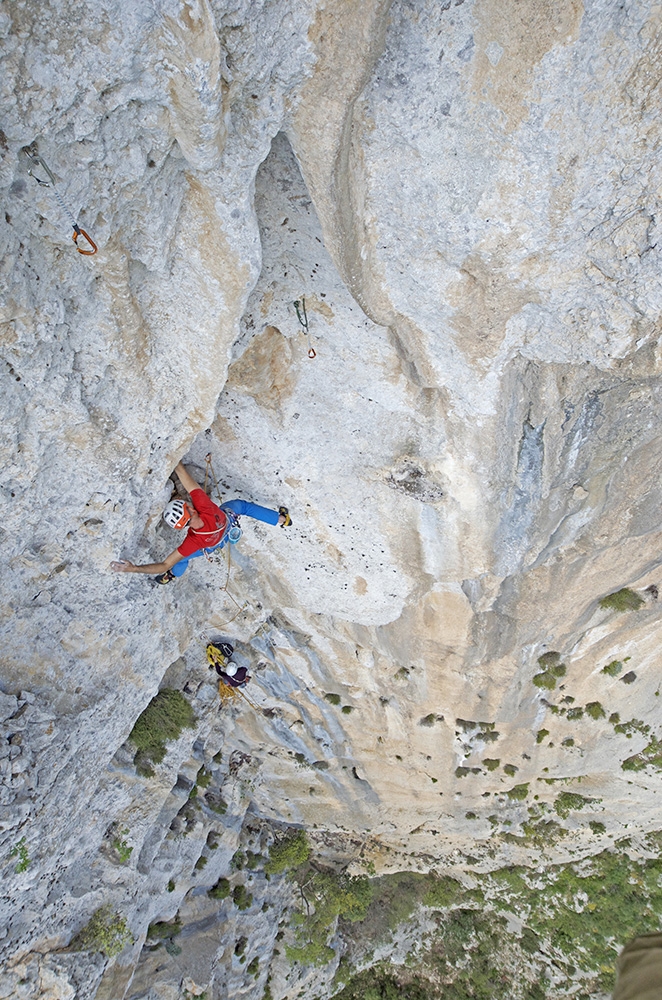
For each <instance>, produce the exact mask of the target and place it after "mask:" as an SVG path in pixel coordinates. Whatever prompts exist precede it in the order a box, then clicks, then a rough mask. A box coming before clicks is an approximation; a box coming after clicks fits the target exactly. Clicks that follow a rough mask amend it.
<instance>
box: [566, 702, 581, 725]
mask: <svg viewBox="0 0 662 1000" xmlns="http://www.w3.org/2000/svg"><path fill="white" fill-rule="evenodd" d="M583 715H584V709H583V708H582V707H581V705H578V706H577V708H569V709H568V714H567V716H566V718H567V719H568V720H569V721H570V722H575V721H577V720H578V719H581V718H582V716H583Z"/></svg>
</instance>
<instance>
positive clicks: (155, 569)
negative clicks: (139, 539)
mask: <svg viewBox="0 0 662 1000" xmlns="http://www.w3.org/2000/svg"><path fill="white" fill-rule="evenodd" d="M175 472H176V473H177V475H178V476H179V480H180V482H181V484H182V486H183V487H184V489H185V490H186V491H187V492H188V493H189V495H190V497H191V502H190V503H189V502H188V501H186V500H179V499H175V500H171V501H170V503H169V504H168V505H167V506H166V508H165V510H164V511H163V520H164V521H165V522H166V524H169V525H170V527H171V528H176V529H177V530H178V531H181V530H183V529H184V528H188V532H187V534H186V538H185V539H184V541H183V542H182V544H181V545H180V546H179V547H178V548H176V549H175V551H174V552H171V553H170V555H169V556H166V558H165V559H164V560H163V562H159V563H144V564H143V565H142V566H134V564H133V563H131V562H128V561H127V560H125V559H122V560H121V561H119V562H112V563H111V564H110V568H111V569H112V570H114V571H115V572H116V573H150V574H158V575H157V576H156V579H157V580H158V582H159V583H170V582H171V581H172V580H174V579H175V577H177V576H182V575H183V574H184V573H185V572H186V568H187V566H188V563H189V559H195V558H196V557H197V556H201V555H203V554H206V553H207V552H211V551H213V550H214V549H222V548H223V546H224V545H226V544H227V543H228V542H230V543H231V544H234V543H235V542H238V541H239V539H240V538H241V528H240V527H239V516H240V515H241V514H247V515H248V517H254V518H255V519H256V520H257V521H264V522H265V523H266V524H273V525H276V524H279V525H280V526H281V528H284V527H287V526H288V525H290V524H291V523H292V518H291V517H290V515H289V513H288V511H287V507H279V509H278V510H277V511H275V510H271V509H270V508H269V507H260V506H259V504H256V503H249V502H248V501H246V500H230V501H228V503H224V504H222V505H221V506H220V507H219V506H217V504H215V503H214V502H213V500H210V498H209V497H208V496H207V494H206V493H205V491H204V490H202V489H201V488H200V487H199V486H198V484H197V483H196V481H195V480H194V479H193V478H192V476H190V475H189V474H188V472H187V471H186V469H185V468H184V466H183V465H182V463H181V462H180V463H179V465H177V467H176V468H175Z"/></svg>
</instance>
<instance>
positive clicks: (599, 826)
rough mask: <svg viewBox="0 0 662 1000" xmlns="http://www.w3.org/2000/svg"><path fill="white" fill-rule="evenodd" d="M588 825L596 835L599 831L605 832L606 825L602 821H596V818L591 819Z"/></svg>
mask: <svg viewBox="0 0 662 1000" xmlns="http://www.w3.org/2000/svg"><path fill="white" fill-rule="evenodd" d="M588 825H589V827H590V828H591V830H592V832H593V833H594V834H595V835H596V836H598V834H600V833H606V832H607V827H606V826H605V825H604V823H598V821H597V820H594V819H592V820H591V822H590V823H589V824H588Z"/></svg>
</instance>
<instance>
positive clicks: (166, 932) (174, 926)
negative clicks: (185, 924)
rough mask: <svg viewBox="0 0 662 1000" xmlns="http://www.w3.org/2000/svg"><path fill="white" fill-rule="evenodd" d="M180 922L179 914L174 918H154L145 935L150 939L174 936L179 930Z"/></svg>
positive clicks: (180, 927) (155, 939)
mask: <svg viewBox="0 0 662 1000" xmlns="http://www.w3.org/2000/svg"><path fill="white" fill-rule="evenodd" d="M181 929H182V922H181V920H180V919H179V914H177V916H176V917H175V919H174V920H155V921H154V923H153V924H150V925H149V927H148V928H147V937H148V939H149V940H150V941H163V940H164V939H165V938H174V937H177V935H178V934H179V933H180V932H181Z"/></svg>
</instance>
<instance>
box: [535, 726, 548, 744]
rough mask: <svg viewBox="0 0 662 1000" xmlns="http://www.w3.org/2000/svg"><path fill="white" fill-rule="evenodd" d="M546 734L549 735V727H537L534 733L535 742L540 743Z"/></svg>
mask: <svg viewBox="0 0 662 1000" xmlns="http://www.w3.org/2000/svg"><path fill="white" fill-rule="evenodd" d="M546 736H549V729H539V730H538V732H537V734H536V743H542V741H543V740H544V739H545V737H546Z"/></svg>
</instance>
